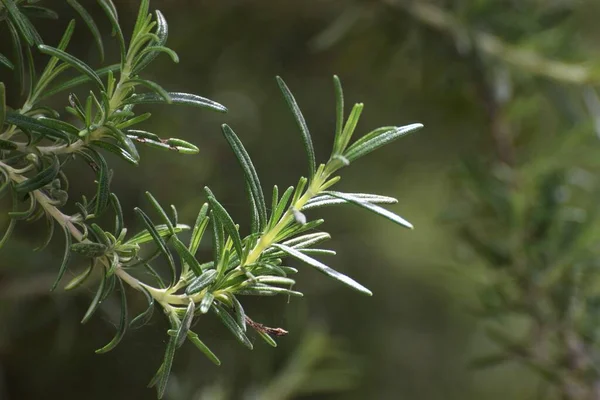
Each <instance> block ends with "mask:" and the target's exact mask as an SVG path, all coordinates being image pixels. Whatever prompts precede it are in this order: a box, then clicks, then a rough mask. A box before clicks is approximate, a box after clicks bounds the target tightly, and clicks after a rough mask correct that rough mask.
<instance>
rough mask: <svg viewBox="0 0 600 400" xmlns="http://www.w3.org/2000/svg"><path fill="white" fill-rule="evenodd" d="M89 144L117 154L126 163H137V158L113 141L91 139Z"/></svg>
mask: <svg viewBox="0 0 600 400" xmlns="http://www.w3.org/2000/svg"><path fill="white" fill-rule="evenodd" d="M90 144H92V145H94V146H97V147H100V148H102V149H104V150H106V151H110V152H111V153H114V154H116V155H117V156H119V157H121V158H122V159H123V160H125V161H127V162H128V163H130V164H132V165H136V166H137V165H138V164H139V159H137V160H136V159H135V158H134V157H133V156H132V155H131V154H129V153H128V152H127V151H125V150H124V149H123V148H122V147H120V146H117V145H116V144H114V143H110V142H105V141H102V140H92V141H91V142H90Z"/></svg>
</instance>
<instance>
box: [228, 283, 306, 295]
mask: <svg viewBox="0 0 600 400" xmlns="http://www.w3.org/2000/svg"><path fill="white" fill-rule="evenodd" d="M236 293H237V294H239V295H241V296H276V295H278V294H284V295H288V296H294V297H302V296H304V295H303V294H302V293H300V292H296V291H294V290H289V289H285V288H280V287H277V286H270V285H264V284H260V283H256V284H253V285H248V286H244V287H243V288H242V289H240V290H238V291H237V292H236Z"/></svg>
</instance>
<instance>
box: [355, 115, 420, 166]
mask: <svg viewBox="0 0 600 400" xmlns="http://www.w3.org/2000/svg"><path fill="white" fill-rule="evenodd" d="M422 127H423V124H410V125H405V126H400V127H396V128H391V129H390V130H385V129H384V130H381V129H376V130H374V131H373V132H371V133H369V134H367V135H365V136H364V137H362V138H360V139H359V140H357V141H356V142H355V143H353V144H352V145H351V146H350V147H348V149H347V150H346V152H345V153H344V157H345V158H346V159H347V160H348V161H349V162H352V161H354V160H356V159H358V158H360V157H362V156H364V155H366V154H369V153H370V152H372V151H373V150H377V149H378V148H380V147H381V146H384V145H386V144H388V143H391V142H393V141H394V140H396V139H398V138H400V137H402V136H405V135H408V134H409V133H412V132H414V131H417V130H419V129H421V128H422Z"/></svg>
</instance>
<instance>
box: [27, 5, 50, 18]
mask: <svg viewBox="0 0 600 400" xmlns="http://www.w3.org/2000/svg"><path fill="white" fill-rule="evenodd" d="M22 10H23V11H26V14H27V15H28V16H30V17H33V18H47V19H58V14H57V13H56V12H55V11H53V10H51V9H49V8H46V7H40V6H29V5H26V6H23V8H22Z"/></svg>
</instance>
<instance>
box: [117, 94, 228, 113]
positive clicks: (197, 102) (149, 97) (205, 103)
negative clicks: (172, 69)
mask: <svg viewBox="0 0 600 400" xmlns="http://www.w3.org/2000/svg"><path fill="white" fill-rule="evenodd" d="M167 94H168V95H169V97H170V98H171V102H169V104H184V105H188V106H194V107H200V108H207V109H209V110H214V111H219V112H227V108H226V107H225V106H223V105H221V104H219V103H217V102H216V101H212V100H209V99H207V98H204V97H200V96H197V95H195V94H189V93H177V92H168V93H167ZM160 103H167V101H165V99H164V98H163V97H162V96H161V95H158V94H157V93H141V94H134V95H132V96H129V97H128V98H126V99H125V100H124V101H123V104H160Z"/></svg>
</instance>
